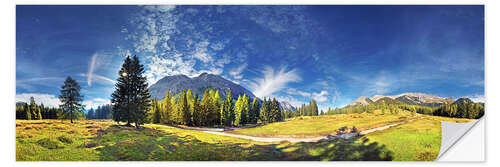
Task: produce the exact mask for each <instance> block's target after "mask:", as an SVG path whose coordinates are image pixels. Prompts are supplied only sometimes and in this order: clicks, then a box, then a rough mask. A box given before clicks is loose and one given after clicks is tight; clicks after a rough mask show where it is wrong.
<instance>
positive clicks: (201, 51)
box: [193, 40, 213, 63]
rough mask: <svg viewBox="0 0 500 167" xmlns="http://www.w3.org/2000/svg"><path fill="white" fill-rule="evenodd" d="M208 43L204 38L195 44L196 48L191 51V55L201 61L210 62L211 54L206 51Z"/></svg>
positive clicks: (211, 59)
mask: <svg viewBox="0 0 500 167" xmlns="http://www.w3.org/2000/svg"><path fill="white" fill-rule="evenodd" d="M209 44H210V43H209V42H208V41H207V40H205V41H202V42H200V43H198V44H197V46H196V50H195V51H194V53H193V57H194V58H197V59H199V60H201V61H202V62H203V63H210V62H212V61H213V58H212V56H210V55H209V54H208V53H207V51H208V49H207V46H208V45H209Z"/></svg>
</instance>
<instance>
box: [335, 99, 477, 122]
mask: <svg viewBox="0 0 500 167" xmlns="http://www.w3.org/2000/svg"><path fill="white" fill-rule="evenodd" d="M457 101H458V100H457ZM460 101H463V102H460V103H452V104H442V105H441V106H439V107H429V106H421V105H409V104H401V103H398V104H395V103H385V102H384V101H381V102H380V103H372V104H368V105H355V106H347V107H344V108H335V109H331V108H329V109H328V110H327V112H326V114H327V115H335V114H350V113H363V112H372V111H374V110H381V111H382V112H388V113H397V112H399V110H400V109H402V110H408V111H412V112H415V113H419V114H426V115H434V116H443V117H453V118H469V119H478V118H481V117H482V116H483V115H484V105H483V104H481V103H474V102H472V101H471V100H460Z"/></svg>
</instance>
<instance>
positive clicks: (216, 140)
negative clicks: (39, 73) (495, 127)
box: [16, 113, 471, 161]
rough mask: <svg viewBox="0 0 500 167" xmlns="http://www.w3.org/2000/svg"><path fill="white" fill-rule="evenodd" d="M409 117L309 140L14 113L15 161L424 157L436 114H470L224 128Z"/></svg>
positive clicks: (333, 125)
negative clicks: (261, 139)
mask: <svg viewBox="0 0 500 167" xmlns="http://www.w3.org/2000/svg"><path fill="white" fill-rule="evenodd" d="M405 116H407V117H406V118H403V117H405ZM414 118H415V119H416V118H419V119H416V120H415V121H411V122H407V123H405V124H401V125H398V126H394V127H391V128H388V129H385V130H381V131H376V132H373V133H369V134H367V135H364V136H359V137H353V138H350V139H335V140H330V141H319V142H310V143H306V142H300V143H290V142H274V143H267V142H256V141H252V140H248V139H241V138H236V137H229V136H220V135H216V134H210V133H206V132H202V131H193V130H184V129H178V128H174V127H170V126H166V125H157V124H146V125H145V126H144V128H141V129H135V128H133V127H126V126H121V125H117V124H116V123H115V122H112V121H111V120H100V121H99V120H78V121H76V122H75V123H74V124H71V123H69V122H68V121H60V120H31V121H28V120H16V160H18V161H179V160H180V161H183V160H202V161H203V160H229V161H239V160H241V161H243V160H274V161H281V160H313V161H332V160H396V161H428V160H433V159H435V158H436V156H437V154H438V153H439V147H440V142H441V130H440V129H441V128H440V121H441V120H445V121H454V122H467V121H471V120H467V119H453V118H443V117H434V116H425V115H420V114H418V115H415V116H411V115H409V113H401V114H399V115H383V114H377V113H375V114H373V113H370V114H369V113H363V114H341V115H333V116H313V117H298V118H293V119H289V120H287V121H285V122H278V123H271V124H267V125H264V126H260V127H256V128H250V129H242V130H237V131H235V132H231V133H240V134H243V133H247V132H248V134H252V135H254V134H258V133H259V132H260V133H261V134H262V135H257V136H269V134H270V133H272V132H273V129H282V131H276V130H274V132H276V133H277V134H279V135H283V134H285V135H289V134H290V135H296V136H302V137H306V136H320V135H325V134H331V133H332V132H333V131H334V130H335V129H338V127H342V126H356V127H359V128H360V129H361V130H363V129H369V128H371V127H377V126H382V125H386V124H390V123H393V122H399V121H403V120H405V121H407V120H409V119H414ZM303 124H307V126H304V125H303ZM324 124H326V125H324ZM294 125H295V126H294ZM300 125H302V126H300ZM306 127H307V128H306ZM311 127H313V128H311ZM326 127H328V128H326ZM293 129H296V132H295V133H291V132H292V131H293ZM314 129H321V130H316V131H315V130H314ZM315 133H317V134H315Z"/></svg>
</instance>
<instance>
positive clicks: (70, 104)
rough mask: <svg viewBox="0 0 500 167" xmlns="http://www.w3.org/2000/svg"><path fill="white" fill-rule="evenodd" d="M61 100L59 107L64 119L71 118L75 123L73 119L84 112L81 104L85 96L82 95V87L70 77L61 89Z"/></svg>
mask: <svg viewBox="0 0 500 167" xmlns="http://www.w3.org/2000/svg"><path fill="white" fill-rule="evenodd" d="M59 100H60V101H61V105H59V107H60V108H61V109H62V112H63V113H62V116H63V118H66V117H69V118H70V120H71V123H73V119H75V118H76V117H77V116H78V113H82V112H83V110H84V109H83V105H82V104H81V102H82V100H83V96H82V95H80V85H78V83H77V82H76V81H75V80H73V79H72V78H71V77H69V76H68V77H67V78H66V81H64V85H63V86H62V87H61V95H59Z"/></svg>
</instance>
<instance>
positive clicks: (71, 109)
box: [69, 106, 73, 123]
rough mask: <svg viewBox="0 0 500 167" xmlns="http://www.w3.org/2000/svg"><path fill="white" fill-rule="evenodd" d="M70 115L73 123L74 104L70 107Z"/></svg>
mask: <svg viewBox="0 0 500 167" xmlns="http://www.w3.org/2000/svg"><path fill="white" fill-rule="evenodd" d="M69 117H70V118H69V120H70V121H71V123H73V106H71V107H70V111H69Z"/></svg>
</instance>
